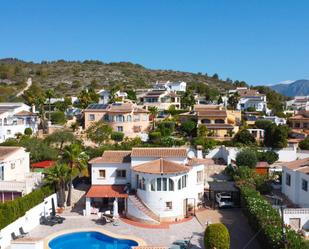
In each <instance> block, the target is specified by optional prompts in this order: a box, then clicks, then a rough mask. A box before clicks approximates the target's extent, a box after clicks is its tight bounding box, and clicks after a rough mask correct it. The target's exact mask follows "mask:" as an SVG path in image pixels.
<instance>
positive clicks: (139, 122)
mask: <svg viewBox="0 0 309 249" xmlns="http://www.w3.org/2000/svg"><path fill="white" fill-rule="evenodd" d="M84 115H85V129H87V128H88V127H89V126H90V125H91V124H92V123H94V122H98V121H103V122H106V123H108V124H109V125H110V126H111V127H112V128H113V130H114V131H118V132H123V133H124V135H125V136H126V137H130V138H134V137H138V136H142V135H143V134H144V133H146V132H147V130H148V127H149V125H150V121H149V112H148V111H147V110H145V109H142V108H139V107H137V106H136V105H135V104H133V103H114V104H109V105H105V104H91V105H89V106H88V107H87V108H86V109H85V110H84Z"/></svg>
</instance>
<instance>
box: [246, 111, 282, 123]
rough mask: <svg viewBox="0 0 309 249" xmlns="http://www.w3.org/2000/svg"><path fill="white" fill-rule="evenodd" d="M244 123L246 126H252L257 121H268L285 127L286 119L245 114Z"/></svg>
mask: <svg viewBox="0 0 309 249" xmlns="http://www.w3.org/2000/svg"><path fill="white" fill-rule="evenodd" d="M245 117H246V123H247V125H254V124H255V122H256V121H257V120H268V121H271V122H272V123H274V124H276V125H285V124H286V119H285V118H280V117H277V116H259V115H258V114H257V113H254V114H252V113H246V114H245Z"/></svg>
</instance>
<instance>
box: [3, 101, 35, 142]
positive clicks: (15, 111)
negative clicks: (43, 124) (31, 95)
mask: <svg viewBox="0 0 309 249" xmlns="http://www.w3.org/2000/svg"><path fill="white" fill-rule="evenodd" d="M38 123H39V119H38V116H37V114H36V113H35V110H31V107H30V106H28V105H25V104H23V103H0V142H3V141H5V140H6V139H8V138H14V137H15V134H18V133H21V134H24V132H25V129H26V128H31V130H32V132H33V133H36V132H37V131H38Z"/></svg>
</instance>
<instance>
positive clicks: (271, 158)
mask: <svg viewBox="0 0 309 249" xmlns="http://www.w3.org/2000/svg"><path fill="white" fill-rule="evenodd" d="M257 158H258V161H259V162H268V163H269V164H273V163H274V162H276V161H277V160H278V159H279V155H278V153H276V152H274V151H265V152H264V151H263V152H257Z"/></svg>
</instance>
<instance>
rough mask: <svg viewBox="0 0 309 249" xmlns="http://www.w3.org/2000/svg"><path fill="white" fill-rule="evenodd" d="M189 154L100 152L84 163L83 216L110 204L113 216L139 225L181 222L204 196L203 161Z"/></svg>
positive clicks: (149, 150)
mask: <svg viewBox="0 0 309 249" xmlns="http://www.w3.org/2000/svg"><path fill="white" fill-rule="evenodd" d="M193 154H194V153H193ZM190 155H191V154H190V153H188V151H187V149H186V148H133V149H132V151H105V152H104V153H103V155H102V157H98V158H94V159H92V160H91V161H90V162H89V163H90V164H91V177H92V178H91V183H92V186H91V188H90V190H89V191H88V193H87V194H86V214H87V215H90V214H91V213H97V212H98V211H99V210H103V211H104V210H105V209H108V208H110V207H112V206H113V208H114V213H115V211H116V212H119V213H120V214H123V215H125V216H126V217H128V218H130V219H133V220H137V221H141V222H145V223H158V222H162V221H175V220H180V219H183V218H185V217H186V216H187V214H188V212H190V210H194V209H195V207H197V206H198V205H199V204H200V202H201V201H202V200H203V196H204V167H205V165H204V160H205V159H198V158H195V156H193V157H192V155H191V156H190ZM115 207H117V208H116V209H117V210H115Z"/></svg>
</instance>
